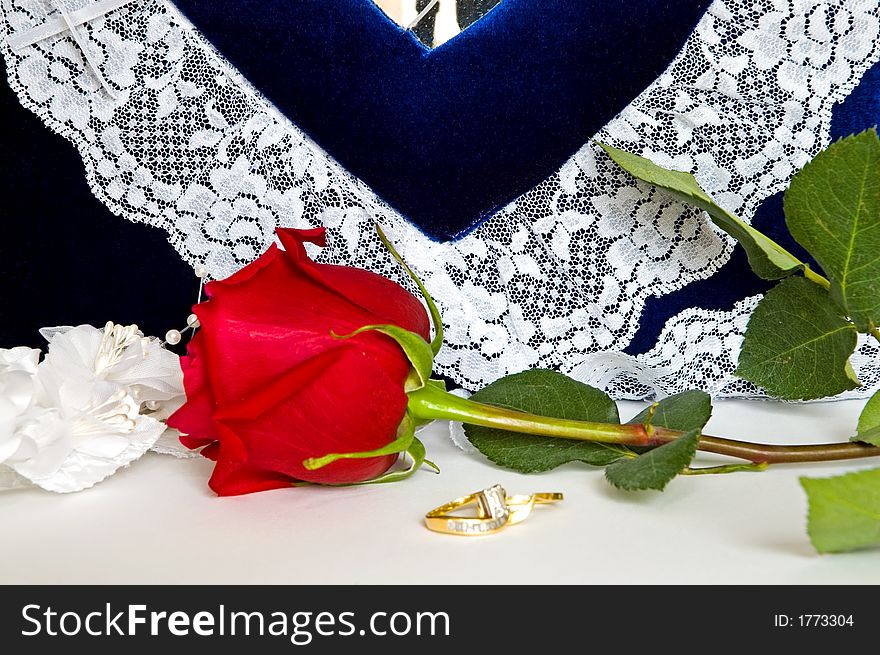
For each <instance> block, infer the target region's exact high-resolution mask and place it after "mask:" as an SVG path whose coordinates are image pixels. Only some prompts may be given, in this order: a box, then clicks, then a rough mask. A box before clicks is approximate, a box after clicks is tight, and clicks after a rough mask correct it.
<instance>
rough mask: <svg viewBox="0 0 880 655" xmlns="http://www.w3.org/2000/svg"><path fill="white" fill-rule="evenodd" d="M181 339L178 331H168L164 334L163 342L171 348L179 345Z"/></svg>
mask: <svg viewBox="0 0 880 655" xmlns="http://www.w3.org/2000/svg"><path fill="white" fill-rule="evenodd" d="M181 338H182V337H181V335H180V330H168V332H166V333H165V342H166V343H170V344H171V345H172V346H176V345H177V344H179V343H180V339H181Z"/></svg>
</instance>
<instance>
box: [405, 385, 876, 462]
mask: <svg viewBox="0 0 880 655" xmlns="http://www.w3.org/2000/svg"><path fill="white" fill-rule="evenodd" d="M409 411H410V412H411V413H412V414H413V416H414V417H415V418H417V419H424V420H432V419H440V420H448V421H460V422H462V423H469V424H471V425H480V426H483V427H487V428H497V429H500V430H506V431H508V432H521V433H525V434H532V435H536V436H545V437H557V438H560V439H573V440H576V441H598V442H601V443H615V444H623V445H627V446H659V445H663V444H665V443H669V442H670V441H674V440H675V439H678V438H679V437H681V436H682V435H683V434H684V433H683V432H680V431H678V430H667V429H665V428H659V427H650V428H649V427H646V426H645V425H641V424H632V425H618V424H613V423H590V422H586V421H574V420H570V419H561V418H551V417H548V416H538V415H536V414H528V413H526V412H520V411H517V410H512V409H506V408H504V407H497V406H495V405H486V404H483V403H478V402H475V401H473V400H467V399H464V398H459V397H458V396H453V395H452V394H450V393H447V392H446V391H443V390H442V389H439V388H437V387H433V386H431V385H428V386H426V387H423V388H422V389H419V390H418V391H414V392H411V393H410V394H409ZM698 448H699V449H700V450H702V451H704V452H708V453H716V454H718V455H728V456H731V457H737V458H740V459H745V460H748V461H750V462H752V463H754V464H781V463H786V462H788V463H793V462H827V461H833V460H841V459H856V458H859V457H877V456H880V447H877V446H869V445H868V444H862V443H855V442H845V443H835V444H817V445H798V446H777V445H772V444H759V443H751V442H748V441H736V440H733V439H724V438H722V437H713V436H709V435H703V436H701V437H700V443H699V446H698Z"/></svg>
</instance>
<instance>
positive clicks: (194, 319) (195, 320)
mask: <svg viewBox="0 0 880 655" xmlns="http://www.w3.org/2000/svg"><path fill="white" fill-rule="evenodd" d="M186 324H187V325H189V326H190V327H191V328H192V329H196V328H197V327H199V317H198V316H196V315H195V314H190V315H189V317H188V318H187V319H186Z"/></svg>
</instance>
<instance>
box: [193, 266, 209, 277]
mask: <svg viewBox="0 0 880 655" xmlns="http://www.w3.org/2000/svg"><path fill="white" fill-rule="evenodd" d="M196 277H197V278H205V277H208V269H207V268H205V267H204V266H202V265H201V264H199V265H198V266H196Z"/></svg>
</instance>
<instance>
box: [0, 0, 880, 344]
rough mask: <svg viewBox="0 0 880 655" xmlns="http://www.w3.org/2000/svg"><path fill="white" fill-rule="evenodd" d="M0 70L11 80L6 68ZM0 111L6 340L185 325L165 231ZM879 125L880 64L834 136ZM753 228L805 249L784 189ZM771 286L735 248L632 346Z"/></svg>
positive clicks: (61, 148) (189, 283) (36, 124)
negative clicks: (120, 206)
mask: <svg viewBox="0 0 880 655" xmlns="http://www.w3.org/2000/svg"><path fill="white" fill-rule="evenodd" d="M505 1H506V0H505ZM190 4H194V3H190ZM202 4H205V5H207V4H211V3H208V2H207V1H206V2H204V3H202ZM241 6H243V5H240V7H239V8H241ZM487 18H488V17H487ZM480 22H482V21H480ZM478 25H479V22H478V23H476V24H475V25H474V26H473V28H475V27H476V26H478ZM230 29H231V27H230ZM260 38H262V37H260ZM256 40H257V38H256V37H254V38H253V39H252V41H256ZM258 50H259V52H260V53H262V56H263V57H264V58H265V59H266V61H265V62H264V63H265V65H266V66H271V65H273V62H272V61H271V60H272V59H273V52H272V49H271V48H269V47H262V48H259V49H258ZM224 54H226V55H227V56H229V57H230V58H231V54H230V53H224ZM0 74H2V77H3V79H5V70H4V69H0ZM316 83H317V80H316ZM0 116H2V118H3V121H4V128H3V129H2V130H0V155H2V157H0V198H2V207H3V209H2V216H3V239H2V242H0V347H5V348H8V347H12V346H15V345H22V344H25V345H31V346H40V345H43V343H44V342H43V340H42V339H41V337H40V336H39V335H38V334H37V329H38V328H40V327H43V326H48V325H59V324H71V325H76V324H79V323H91V324H93V325H98V326H100V325H103V323H104V322H105V321H107V320H114V321H117V322H123V323H125V322H137V323H138V324H139V325H141V326H142V327H143V328H144V330H145V331H146V332H147V333H148V334H155V335H161V334H163V333H164V331H165V330H167V329H168V328H170V327H181V326H182V325H183V321H184V320H185V317H186V316H187V315H188V314H189V308H190V305H191V304H192V302H193V301H194V299H195V295H196V290H197V288H198V285H197V283H196V280H195V278H194V277H193V276H192V271H191V269H190V268H189V266H187V265H186V264H185V263H184V262H183V261H182V260H181V259H180V257H179V255H178V254H177V253H176V252H175V251H174V249H173V248H172V247H171V246H170V245H169V244H168V243H167V241H166V237H167V235H166V234H165V233H164V232H162V231H161V230H158V229H156V228H152V227H149V226H145V225H141V224H135V223H131V222H129V221H127V220H123V219H121V218H118V217H115V216H113V215H112V214H111V213H110V211H109V210H108V209H107V208H106V207H104V206H103V205H102V204H101V203H99V202H98V201H97V200H96V199H95V198H94V196H92V195H91V193H90V191H89V188H88V185H87V184H86V180H85V175H84V171H83V165H82V162H81V160H80V158H79V155H78V154H77V153H76V150H75V149H74V148H73V146H72V145H71V144H70V143H69V142H67V141H66V140H64V139H63V138H61V137H59V136H58V135H56V134H54V133H52V132H51V131H50V130H48V129H47V128H46V127H45V126H44V125H43V124H42V122H41V121H40V120H39V119H38V118H37V117H36V116H34V115H33V114H32V113H31V112H29V111H27V110H25V109H23V108H22V107H21V105H19V103H18V100H17V98H16V97H15V95H14V94H13V93H12V91H11V90H10V89H9V88H8V86H6V85H5V84H0ZM878 120H880V64H877V65H875V66H874V67H873V68H871V69H870V70H869V71H868V72H867V73H866V74H865V75H864V77H863V79H862V81H861V83H860V84H859V86H858V87H857V88H856V89H855V90H854V91H853V92H852V94H851V95H850V96H849V97H848V98H847V99H846V100H845V101H844V102H842V103H841V104H839V105H837V107H836V108H835V111H834V113H833V121H832V135H833V136H834V138H838V137H840V136H844V135H846V134H851V133H853V132H858V131H861V130H863V129H865V128H867V127H871V126H873V125H875V124H877V122H878ZM587 136H588V135H586V136H584V137H583V139H582V141H581V143H583V142H584V141H585V140H586V138H587ZM754 224H755V225H756V226H757V227H758V228H759V229H761V230H762V231H764V232H766V233H767V234H769V235H771V236H772V237H774V238H776V239H777V240H779V241H780V242H781V243H782V244H783V245H784V246H785V247H787V248H790V249H792V252H795V253H796V254H798V255H799V256H803V251H801V250H800V249H798V248H797V246H796V244H793V243H792V242H791V241H790V239H789V238H788V237H787V236H786V231H785V224H784V219H783V214H782V200H781V194H778V195H777V196H773V197H771V198H769V199H768V200H767V201H765V202H764V203H763V204H762V206H761V207H760V208H759V210H758V213H757V215H756V216H755V218H754ZM771 284H772V283H767V282H765V281H763V280H760V279H758V278H757V277H756V276H755V275H754V274H752V273H751V271H750V270H749V267H748V263H747V262H746V258H745V256H744V254H743V252H742V249H741V248H736V249H735V250H734V252H733V255H732V257H731V259H730V261H729V262H728V263H727V264H725V266H723V267H722V268H721V270H720V271H719V272H718V273H716V274H715V275H714V276H713V277H711V278H709V279H708V280H703V281H700V282H695V283H692V284H689V285H688V286H686V287H684V288H683V289H681V290H679V291H677V292H675V293H672V294H669V295H666V296H663V297H659V298H649V299H648V301H647V303H646V305H645V309H644V311H643V313H642V317H641V323H640V329H639V331H638V332H637V334H636V336H635V338H634V340H633V341H632V343H631V344H630V346H629V348H628V349H627V351H628V352H630V353H633V354H636V353H641V352H645V351H647V350H649V349H650V348H652V347H653V346H654V344H655V343H656V341H657V337H658V335H659V333H660V331H661V330H662V328H663V326H664V325H665V323H666V321H667V320H669V318H671V317H672V316H674V315H676V314H677V313H679V312H680V311H682V310H684V309H687V308H690V307H703V308H706V309H719V310H728V309H731V308H732V307H733V305H734V304H735V303H736V302H737V301H739V300H742V299H743V298H746V297H748V296H750V295H754V294H757V293H761V292H763V291H766V290H767V289H768V288H769V287H770V286H771Z"/></svg>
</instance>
